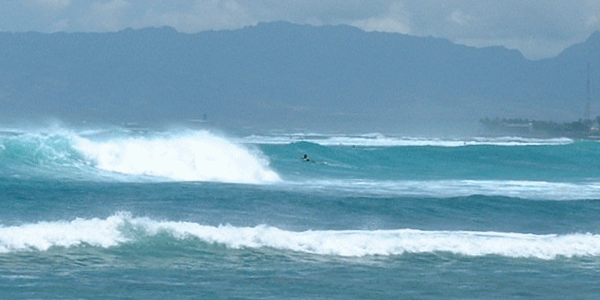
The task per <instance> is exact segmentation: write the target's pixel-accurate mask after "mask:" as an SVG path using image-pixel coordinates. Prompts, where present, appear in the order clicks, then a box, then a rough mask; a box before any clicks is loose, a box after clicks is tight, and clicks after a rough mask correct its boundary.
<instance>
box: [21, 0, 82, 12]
mask: <svg viewBox="0 0 600 300" xmlns="http://www.w3.org/2000/svg"><path fill="white" fill-rule="evenodd" d="M22 2H23V4H24V5H26V6H28V7H31V8H35V9H50V10H61V9H65V8H67V7H68V6H69V5H71V0H23V1H22Z"/></svg>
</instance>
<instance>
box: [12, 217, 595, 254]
mask: <svg viewBox="0 0 600 300" xmlns="http://www.w3.org/2000/svg"><path fill="white" fill-rule="evenodd" d="M164 233H167V234H168V235H169V236H171V237H172V238H176V239H188V238H197V239H200V240H201V241H203V242H206V243H216V244H222V245H225V246H227V247H228V248H234V249H239V248H264V247H268V248H273V249H278V250H282V251H295V252H301V253H309V254H316V255H333V256H344V257H362V256H370V255H382V256H389V255H402V254H404V253H435V252H448V253H453V254H457V255H465V256H485V255H499V256H505V257H513V258H538V259H547V260H549V259H555V258H557V257H574V256H600V236H599V235H596V234H589V233H587V234H567V235H556V234H547V235H536V234H526V233H504V232H474V231H423V230H414V229H397V230H372V231H368V230H337V231H336V230H314V231H313V230H309V231H303V232H295V231H287V230H282V229H279V228H276V227H270V226H266V225H259V226H255V227H236V226H231V225H221V226H207V225H201V224H198V223H192V222H172V221H155V220H152V219H149V218H134V217H132V216H131V215H130V214H128V213H118V214H115V215H113V216H110V217H108V218H106V219H97V218H94V219H88V220H86V219H75V220H73V221H70V222H67V221H59V222H40V223H35V224H26V225H21V226H13V227H0V253H8V252H14V251H28V250H29V251H30V250H39V251H45V250H48V249H49V248H51V247H72V246H77V245H82V244H87V245H91V246H96V247H103V248H109V247H114V246H118V245H121V244H124V243H135V242H137V241H139V240H140V239H142V240H143V239H144V238H147V237H152V236H156V235H158V234H164Z"/></svg>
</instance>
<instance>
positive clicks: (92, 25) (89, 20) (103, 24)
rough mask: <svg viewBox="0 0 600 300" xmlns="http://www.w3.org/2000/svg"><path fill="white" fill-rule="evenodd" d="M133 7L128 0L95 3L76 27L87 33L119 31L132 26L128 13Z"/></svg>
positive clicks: (78, 21)
mask: <svg viewBox="0 0 600 300" xmlns="http://www.w3.org/2000/svg"><path fill="white" fill-rule="evenodd" d="M131 7H132V5H131V3H129V2H128V1H126V0H111V1H109V2H95V3H93V4H92V5H91V7H90V8H89V10H88V11H87V12H86V13H85V14H84V15H83V16H82V17H80V18H78V19H77V24H76V25H77V26H81V28H82V29H83V30H85V31H117V30H120V29H123V28H126V27H129V26H130V23H129V22H130V20H129V18H127V11H128V10H129V9H130V8H131Z"/></svg>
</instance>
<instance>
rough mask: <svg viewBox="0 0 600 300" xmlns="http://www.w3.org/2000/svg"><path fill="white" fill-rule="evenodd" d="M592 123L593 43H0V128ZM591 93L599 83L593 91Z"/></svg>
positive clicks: (348, 30)
mask: <svg viewBox="0 0 600 300" xmlns="http://www.w3.org/2000/svg"><path fill="white" fill-rule="evenodd" d="M588 64H589V65H590V66H591V67H590V78H591V79H592V80H591V85H592V87H593V88H592V89H591V99H592V100H593V101H592V104H591V112H592V116H593V117H595V116H596V115H597V114H599V113H600V104H599V103H597V102H598V101H599V100H598V99H600V97H599V95H600V93H599V90H600V88H595V87H596V86H600V81H599V80H598V79H599V78H600V33H598V32H597V33H595V34H593V35H592V36H591V37H589V38H588V40H587V41H585V42H584V43H582V44H577V45H574V46H572V47H570V48H568V49H566V50H565V51H563V53H562V54H560V55H559V56H557V57H555V58H550V59H543V60H539V61H531V60H527V59H525V58H524V57H523V56H522V55H521V54H520V53H519V52H517V51H515V50H507V49H505V48H502V47H487V48H474V47H468V46H464V45H458V44H454V43H452V42H450V41H448V40H444V39H439V38H432V37H413V36H407V35H402V34H394V33H379V32H364V31H362V30H359V29H357V28H354V27H350V26H321V27H314V26H308V25H294V24H290V23H283V22H277V23H265V24H259V25H257V26H253V27H246V28H243V29H238V30H226V31H205V32H199V33H196V34H186V33H179V32H177V31H175V30H174V29H172V28H167V27H164V28H147V29H139V30H132V29H128V30H123V31H119V32H113V33H62V32H61V33H52V34H44V33H35V32H27V33H9V32H2V33H0V105H1V106H0V118H2V119H3V120H5V121H7V122H13V121H14V122H17V121H21V120H36V119H43V118H47V117H52V118H58V119H60V120H62V121H64V122H69V123H74V124H80V123H81V122H89V123H113V124H123V123H138V124H165V123H183V124H186V122H189V121H190V120H202V119H206V120H207V121H208V122H209V123H210V124H214V125H215V126H218V127H232V128H255V129H286V130H298V129H306V130H321V131H323V130H327V131H353V132H356V131H381V132H393V133H453V132H465V131H464V130H465V129H473V128H474V127H476V126H477V125H478V121H479V119H481V118H484V117H490V118H494V117H523V118H534V119H536V118H537V119H552V120H557V121H564V120H572V119H575V120H576V119H578V118H581V117H583V113H584V108H585V105H586V101H587V100H586V98H587V96H586V78H587V76H588V75H587V65H588ZM596 82H598V83H596Z"/></svg>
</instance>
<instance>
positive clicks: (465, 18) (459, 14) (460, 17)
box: [449, 9, 471, 26]
mask: <svg viewBox="0 0 600 300" xmlns="http://www.w3.org/2000/svg"><path fill="white" fill-rule="evenodd" d="M470 19H471V16H470V15H469V14H465V13H464V12H463V11H462V10H460V9H457V10H455V11H453V12H452V14H450V18H449V20H450V21H451V22H454V23H456V24H458V25H460V26H466V25H468V24H469V20H470Z"/></svg>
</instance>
